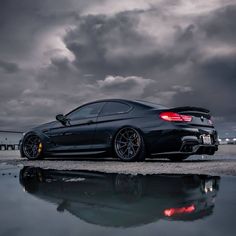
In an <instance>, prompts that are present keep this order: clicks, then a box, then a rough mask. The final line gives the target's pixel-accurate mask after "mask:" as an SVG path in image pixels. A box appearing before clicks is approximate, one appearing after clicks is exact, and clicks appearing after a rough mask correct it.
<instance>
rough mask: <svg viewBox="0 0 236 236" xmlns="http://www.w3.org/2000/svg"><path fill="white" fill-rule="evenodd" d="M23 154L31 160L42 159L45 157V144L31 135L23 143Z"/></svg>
mask: <svg viewBox="0 0 236 236" xmlns="http://www.w3.org/2000/svg"><path fill="white" fill-rule="evenodd" d="M22 145H23V152H24V154H25V156H26V157H27V158H28V159H30V160H36V159H40V158H42V156H43V144H42V141H41V139H40V138H39V137H38V136H37V135H35V134H30V135H29V136H27V137H26V138H25V140H24V141H23V144H22Z"/></svg>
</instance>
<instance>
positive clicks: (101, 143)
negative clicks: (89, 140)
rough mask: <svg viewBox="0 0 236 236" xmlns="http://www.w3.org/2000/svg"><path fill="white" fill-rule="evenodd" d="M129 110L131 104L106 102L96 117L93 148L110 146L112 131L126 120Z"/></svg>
mask: <svg viewBox="0 0 236 236" xmlns="http://www.w3.org/2000/svg"><path fill="white" fill-rule="evenodd" d="M131 110H132V106H130V105H129V104H127V103H124V102H118V101H110V102H106V104H105V105H104V106H103V108H102V109H101V112H100V113H99V115H98V118H97V127H96V132H95V138H94V142H93V147H94V149H97V150H99V149H107V148H109V147H110V143H111V140H112V137H113V134H114V132H116V130H117V129H119V128H120V127H122V126H124V125H125V124H126V123H127V122H128V120H129V119H130V111H131Z"/></svg>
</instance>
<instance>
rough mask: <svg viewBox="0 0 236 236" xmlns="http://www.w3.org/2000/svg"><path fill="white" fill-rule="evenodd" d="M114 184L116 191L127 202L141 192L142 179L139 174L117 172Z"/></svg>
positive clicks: (134, 198)
mask: <svg viewBox="0 0 236 236" xmlns="http://www.w3.org/2000/svg"><path fill="white" fill-rule="evenodd" d="M114 184H115V191H116V193H117V194H118V195H119V196H120V198H121V199H123V200H125V201H127V202H133V201H135V200H138V199H139V198H140V197H141V196H142V194H143V187H144V186H143V181H142V179H141V178H140V177H139V176H136V175H126V174H117V175H116V177H115V182H114Z"/></svg>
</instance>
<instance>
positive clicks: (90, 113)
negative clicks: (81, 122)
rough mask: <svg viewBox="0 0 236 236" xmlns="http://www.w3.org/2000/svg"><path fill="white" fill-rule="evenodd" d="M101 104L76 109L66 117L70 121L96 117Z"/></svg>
mask: <svg viewBox="0 0 236 236" xmlns="http://www.w3.org/2000/svg"><path fill="white" fill-rule="evenodd" d="M103 104H104V103H103V102H98V103H92V104H89V105H85V106H83V107H81V108H78V109H77V110H75V111H72V112H71V113H69V114H68V115H67V117H68V118H69V119H71V120H76V119H83V118H90V117H96V116H97V115H98V113H99V111H100V110H101V108H102V105H103Z"/></svg>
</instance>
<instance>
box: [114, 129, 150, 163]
mask: <svg viewBox="0 0 236 236" xmlns="http://www.w3.org/2000/svg"><path fill="white" fill-rule="evenodd" d="M114 152H115V154H116V156H117V157H118V158H119V159H121V160H122V161H144V159H145V154H146V153H145V145H144V141H143V137H142V136H141V135H140V134H139V132H138V131H137V130H136V129H134V128H131V127H126V128H123V129H121V130H119V131H118V133H117V134H116V136H115V140H114Z"/></svg>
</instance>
